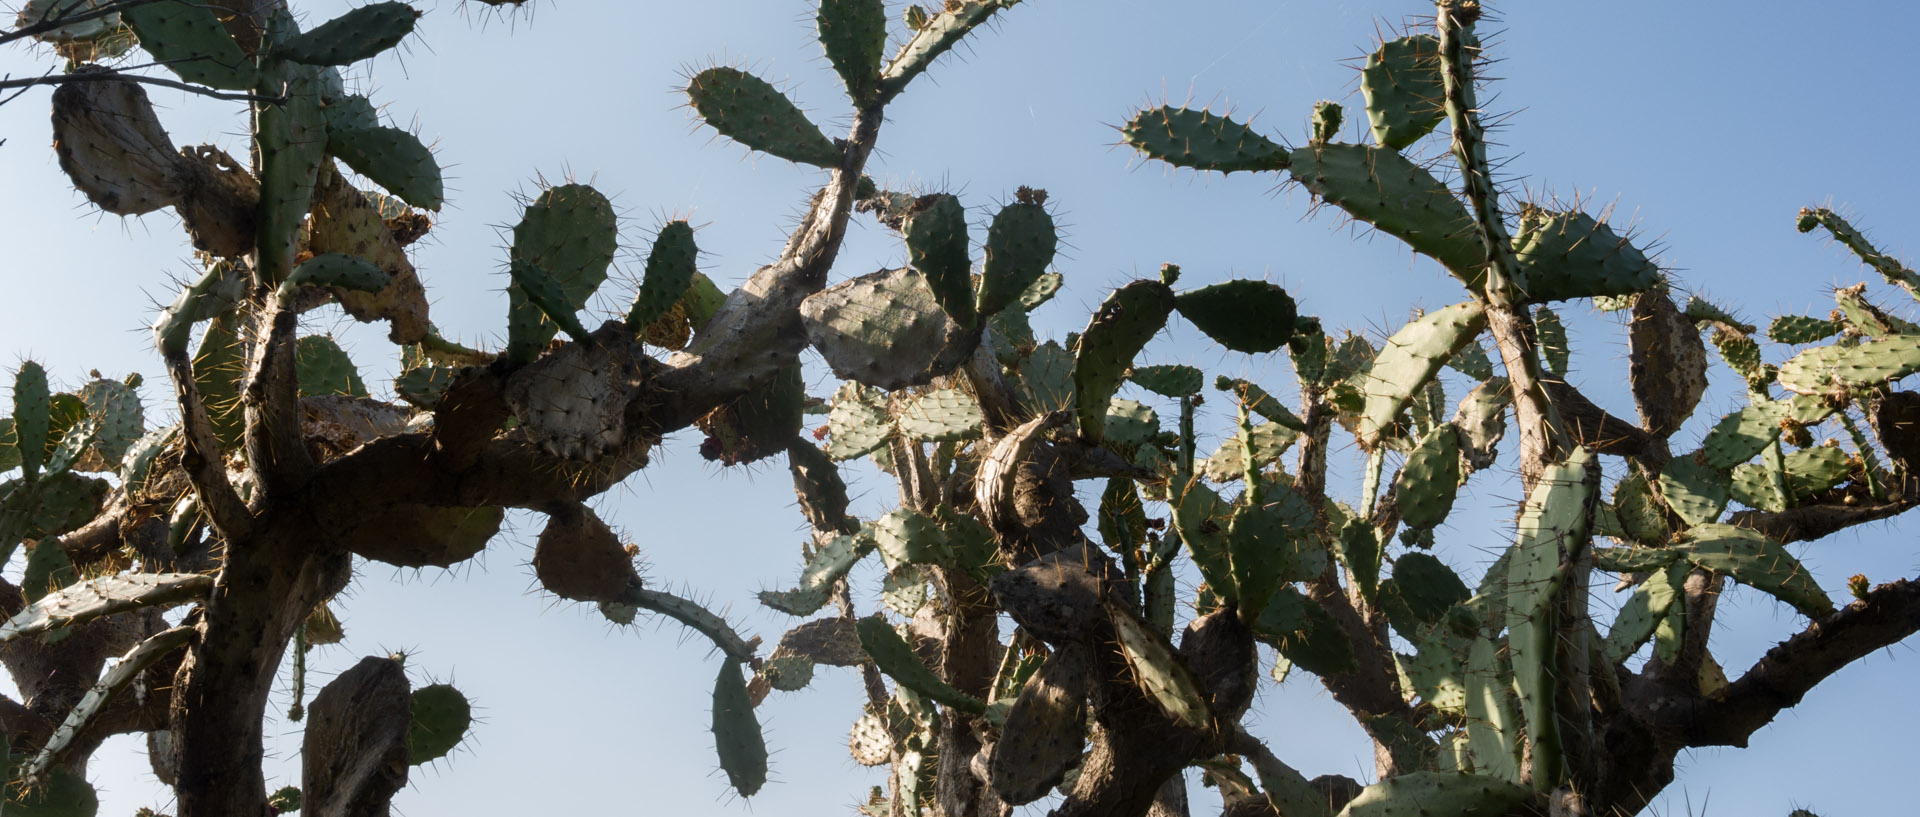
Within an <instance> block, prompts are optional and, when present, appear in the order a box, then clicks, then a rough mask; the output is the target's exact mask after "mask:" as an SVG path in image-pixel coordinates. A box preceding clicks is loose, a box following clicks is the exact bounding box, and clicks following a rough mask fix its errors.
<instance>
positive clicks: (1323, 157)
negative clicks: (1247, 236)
mask: <svg viewBox="0 0 1920 817" xmlns="http://www.w3.org/2000/svg"><path fill="white" fill-rule="evenodd" d="M1289 171H1290V172H1291V173H1292V174H1293V180H1294V181H1295V182H1298V183H1299V184H1301V185H1302V186H1304V187H1306V188H1307V190H1308V191H1310V192H1312V193H1313V194H1314V195H1316V196H1319V197H1320V198H1322V199H1325V200H1326V201H1328V202H1330V203H1332V204H1334V205H1335V206H1338V207H1339V208H1340V209H1342V210H1345V211H1346V212H1347V214H1348V215H1350V216H1352V217H1354V218H1355V219H1358V220H1360V221H1363V222H1366V223H1368V224H1371V225H1373V226H1374V227H1376V228H1378V229H1379V230H1380V231H1381V232H1383V233H1386V234H1388V235H1391V236H1394V237H1395V238H1398V239H1400V240H1401V241H1405V242H1407V246H1409V247H1412V248H1413V250H1414V251H1415V252H1418V253H1422V254H1425V255H1428V256H1431V257H1433V258H1435V259H1437V260H1438V261H1439V262H1440V263H1441V264H1443V265H1445V266H1446V268H1447V270H1448V271H1450V272H1452V273H1453V274H1454V276H1455V277H1457V278H1459V279H1460V280H1461V282H1463V283H1465V284H1466V285H1467V287H1468V288H1469V289H1472V290H1475V291H1478V290H1479V288H1480V281H1481V279H1482V278H1484V277H1485V275H1486V273H1485V270H1484V267H1485V266H1486V251H1485V250H1484V249H1482V248H1481V246H1480V241H1479V239H1478V237H1477V234H1476V233H1475V232H1474V229H1473V220H1472V218H1471V217H1470V216H1468V215H1467V208H1466V206H1465V205H1462V204H1461V203H1460V200H1459V199H1457V198H1454V196H1453V193H1452V191H1450V190H1448V189H1447V186H1446V185H1444V184H1441V183H1440V180H1439V179H1436V178H1434V176H1433V174H1432V173H1429V172H1427V170H1426V169H1425V168H1422V167H1420V166H1419V165H1416V164H1414V163H1413V162H1412V161H1410V160H1408V159H1407V158H1406V157H1404V156H1401V155H1400V154H1399V153H1396V152H1394V151H1393V150H1391V149H1388V148H1382V147H1371V146H1367V145H1336V144H1324V145H1308V146H1306V147H1303V148H1299V149H1296V150H1295V151H1294V152H1293V158H1292V164H1291V166H1290V167H1289Z"/></svg>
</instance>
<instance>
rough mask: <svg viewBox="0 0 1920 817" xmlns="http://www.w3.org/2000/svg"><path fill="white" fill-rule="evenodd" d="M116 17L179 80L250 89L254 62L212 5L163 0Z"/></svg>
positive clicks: (225, 88)
mask: <svg viewBox="0 0 1920 817" xmlns="http://www.w3.org/2000/svg"><path fill="white" fill-rule="evenodd" d="M120 16H121V19H123V20H125V21H126V23H127V26H128V27H130V28H132V29H133V33H134V34H136V35H138V36H139V37H140V47H141V48H144V49H146V50H147V53H148V54H152V55H153V59H154V61H155V62H158V63H160V64H161V65H165V66H167V68H168V69H170V70H172V71H173V72H174V73H175V74H179V75H180V78H181V79H184V80H186V81H188V82H195V83H199V84H201V85H207V86H211V87H214V88H220V89H224V90H228V91H247V90H252V89H253V86H254V83H255V81H256V72H255V70H254V64H253V60H252V59H250V58H248V57H247V55H246V54H245V53H244V52H242V51H241V50H240V46H239V44H238V43H235V42H234V41H233V37H231V36H229V35H228V34H227V29H226V27H225V26H222V25H221V24H220V18H219V17H217V16H215V15H214V13H213V10H212V9H211V8H209V7H207V6H204V5H200V4H198V3H189V2H186V0H163V1H162V2H157V3H143V4H140V5H138V6H133V7H130V8H127V9H124V10H123V11H122V12H121V14H120Z"/></svg>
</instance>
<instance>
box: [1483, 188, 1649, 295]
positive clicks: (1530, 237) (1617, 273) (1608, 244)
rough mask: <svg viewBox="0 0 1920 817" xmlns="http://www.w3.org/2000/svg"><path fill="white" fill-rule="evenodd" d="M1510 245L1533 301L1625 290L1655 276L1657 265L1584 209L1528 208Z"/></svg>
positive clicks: (1644, 285)
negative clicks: (1549, 210)
mask: <svg viewBox="0 0 1920 817" xmlns="http://www.w3.org/2000/svg"><path fill="white" fill-rule="evenodd" d="M1513 251H1514V257H1515V260H1516V261H1518V262H1519V264H1520V267H1521V269H1522V271H1523V274H1524V275H1525V278H1524V286H1525V289H1526V293H1527V299H1528V300H1530V301H1534V302H1544V301H1564V300H1567V299H1570V298H1591V297H1595V296H1607V295H1611V296H1620V295H1627V294H1630V293H1634V292H1642V291H1645V290H1647V289H1650V288H1652V287H1653V286H1654V285H1655V284H1656V283H1658V282H1659V280H1660V268H1659V267H1657V266H1655V265H1654V263H1653V261H1652V260H1650V259H1648V258H1647V255H1646V253H1644V252H1641V251H1640V249H1639V248H1637V247H1635V246H1633V243H1632V242H1630V241H1628V240H1627V239H1626V238H1625V237H1623V236H1621V235H1620V234H1618V233H1616V232H1614V231H1613V228H1612V227H1610V226H1608V225H1607V224H1606V222H1602V221H1596V220H1594V218H1593V217H1592V216H1589V215H1587V214H1585V213H1552V212H1547V211H1545V210H1539V209H1530V210H1528V211H1527V212H1526V213H1525V214H1523V215H1522V216H1521V218H1520V232H1519V234H1518V235H1515V236H1514V238H1513Z"/></svg>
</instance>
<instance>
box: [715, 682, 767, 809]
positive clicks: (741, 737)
mask: <svg viewBox="0 0 1920 817" xmlns="http://www.w3.org/2000/svg"><path fill="white" fill-rule="evenodd" d="M713 742H714V748H715V750H716V751H717V752H718V754H719V755H720V768H721V769H722V770H723V771H725V772H726V773H727V782H728V783H730V784H732V785H733V790H734V791H737V792H739V793H740V796H741V797H752V796H753V795H754V794H755V793H757V792H759V791H760V787H761V786H763V785H766V782H767V739H766V736H765V735H763V734H761V732H760V718H759V716H757V715H755V714H754V711H753V697H752V696H751V695H750V694H748V692H747V681H746V677H745V676H744V675H742V674H741V672H740V664H739V663H738V662H736V661H734V660H733V659H731V658H727V659H722V660H721V662H720V676H719V678H717V679H715V681H714V683H713Z"/></svg>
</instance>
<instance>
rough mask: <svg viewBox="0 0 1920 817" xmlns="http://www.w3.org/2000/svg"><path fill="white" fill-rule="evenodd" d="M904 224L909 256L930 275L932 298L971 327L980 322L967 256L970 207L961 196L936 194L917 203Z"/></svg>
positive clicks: (960, 322)
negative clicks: (975, 307) (961, 199)
mask: <svg viewBox="0 0 1920 817" xmlns="http://www.w3.org/2000/svg"><path fill="white" fill-rule="evenodd" d="M903 226H904V228H905V229H904V231H905V233H906V237H907V258H908V260H909V262H910V263H911V264H912V265H913V268H914V269H916V270H919V272H920V274H921V275H924V276H926V277H927V286H928V288H930V289H932V290H933V299H934V300H935V301H936V302H938V303H939V304H940V308H941V309H944V310H946V312H947V315H948V316H949V317H951V318H953V321H954V323H957V324H959V325H961V326H963V327H966V328H968V329H972V328H974V327H976V326H978V325H979V324H980V316H979V313H977V312H975V311H974V304H973V275H972V269H973V261H972V260H971V259H969V258H968V257H967V210H966V208H965V207H962V206H960V199H958V198H956V197H954V196H952V195H950V194H947V193H937V194H934V195H931V196H925V197H922V198H920V199H919V200H917V201H915V202H914V206H913V208H912V211H911V212H910V213H909V214H908V216H907V220H906V223H905V225H903Z"/></svg>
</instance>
